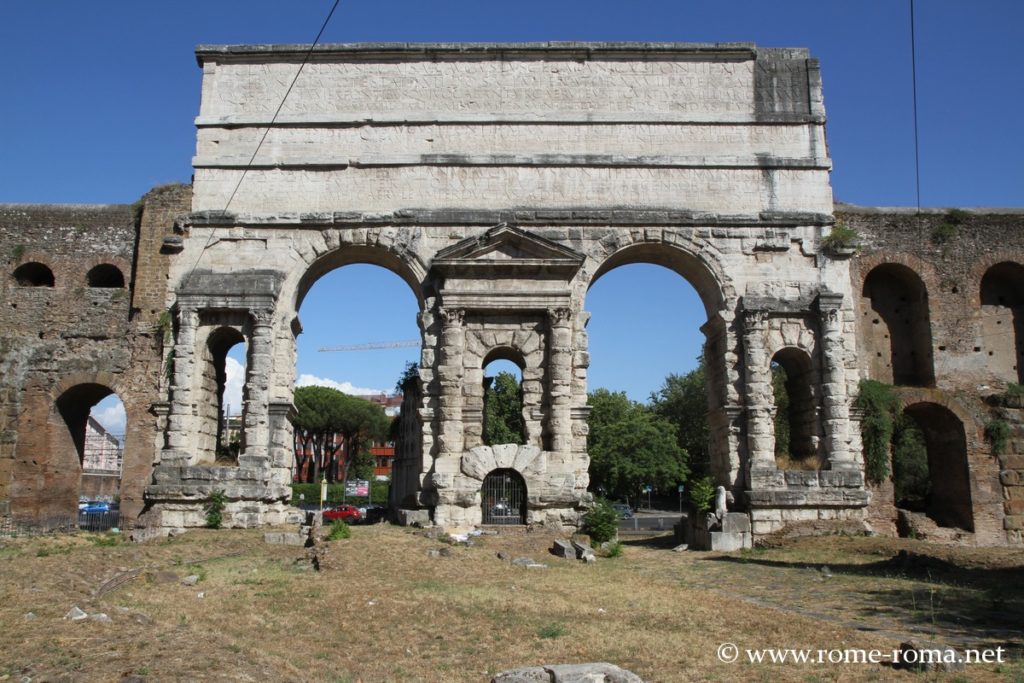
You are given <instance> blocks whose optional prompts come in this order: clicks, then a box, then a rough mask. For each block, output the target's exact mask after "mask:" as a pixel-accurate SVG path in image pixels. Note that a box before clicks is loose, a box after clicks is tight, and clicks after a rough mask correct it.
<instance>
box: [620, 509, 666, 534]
mask: <svg viewBox="0 0 1024 683" xmlns="http://www.w3.org/2000/svg"><path fill="white" fill-rule="evenodd" d="M680 517H681V515H680V514H679V513H678V512H666V511H661V512H638V513H637V514H636V515H634V516H633V517H631V518H630V519H624V520H622V521H621V522H619V531H626V532H629V531H672V525H673V524H675V523H676V522H678V521H679V518H680Z"/></svg>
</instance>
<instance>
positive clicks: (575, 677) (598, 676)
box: [491, 662, 643, 683]
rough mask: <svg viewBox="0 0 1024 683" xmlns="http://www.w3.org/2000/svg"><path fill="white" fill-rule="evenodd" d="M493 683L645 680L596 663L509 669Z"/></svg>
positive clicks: (627, 682)
mask: <svg viewBox="0 0 1024 683" xmlns="http://www.w3.org/2000/svg"><path fill="white" fill-rule="evenodd" d="M491 683H643V679H641V678H640V677H639V676H637V675H636V674H635V673H633V672H631V671H626V670H625V669H621V668H619V667H617V666H615V665H614V664H608V663H607V662H596V663H591V664H545V665H543V666H527V667H523V668H520V669H509V670H508V671H502V672H501V673H499V674H496V675H495V676H494V678H492V679H491Z"/></svg>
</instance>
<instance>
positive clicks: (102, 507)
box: [78, 500, 110, 515]
mask: <svg viewBox="0 0 1024 683" xmlns="http://www.w3.org/2000/svg"><path fill="white" fill-rule="evenodd" d="M102 512H110V503H104V502H103V501H100V500H92V501H89V502H87V503H79V504H78V514H80V515H97V514H100V513H102Z"/></svg>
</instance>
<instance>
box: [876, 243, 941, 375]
mask: <svg viewBox="0 0 1024 683" xmlns="http://www.w3.org/2000/svg"><path fill="white" fill-rule="evenodd" d="M861 294H862V311H861V316H862V318H863V322H864V325H863V329H864V339H865V352H866V353H867V354H868V374H869V376H870V377H871V379H875V380H878V381H880V382H887V383H890V384H896V385H900V386H920V387H927V386H933V385H934V383H935V370H934V364H933V359H932V332H931V319H930V315H929V311H928V291H927V289H926V288H925V285H924V282H923V281H922V280H921V278H920V277H919V276H918V275H917V274H916V273H915V272H914V271H912V270H911V269H910V268H908V267H906V266H904V265H901V264H897V263H883V264H881V265H879V266H876V267H875V268H873V269H872V270H871V272H869V273H868V275H867V277H866V278H864V287H863V290H862V293H861Z"/></svg>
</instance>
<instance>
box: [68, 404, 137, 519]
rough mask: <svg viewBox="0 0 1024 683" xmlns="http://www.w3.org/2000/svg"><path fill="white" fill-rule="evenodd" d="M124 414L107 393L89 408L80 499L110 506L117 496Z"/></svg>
mask: <svg viewBox="0 0 1024 683" xmlns="http://www.w3.org/2000/svg"><path fill="white" fill-rule="evenodd" d="M125 431H126V416H125V409H124V403H122V402H121V399H120V398H119V397H118V395H117V394H114V393H111V394H110V395H108V396H106V397H105V398H103V399H102V400H100V401H99V402H98V403H97V404H96V405H94V406H93V407H92V409H91V410H90V411H89V418H88V420H87V421H86V425H85V445H84V448H83V450H82V483H81V487H80V489H79V494H78V499H79V501H80V502H85V501H90V502H98V503H101V505H99V506H96V507H97V508H98V509H102V507H103V505H106V506H108V507H109V508H110V509H114V508H116V507H117V506H118V504H119V503H120V498H121V473H122V469H123V465H124V442H125Z"/></svg>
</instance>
